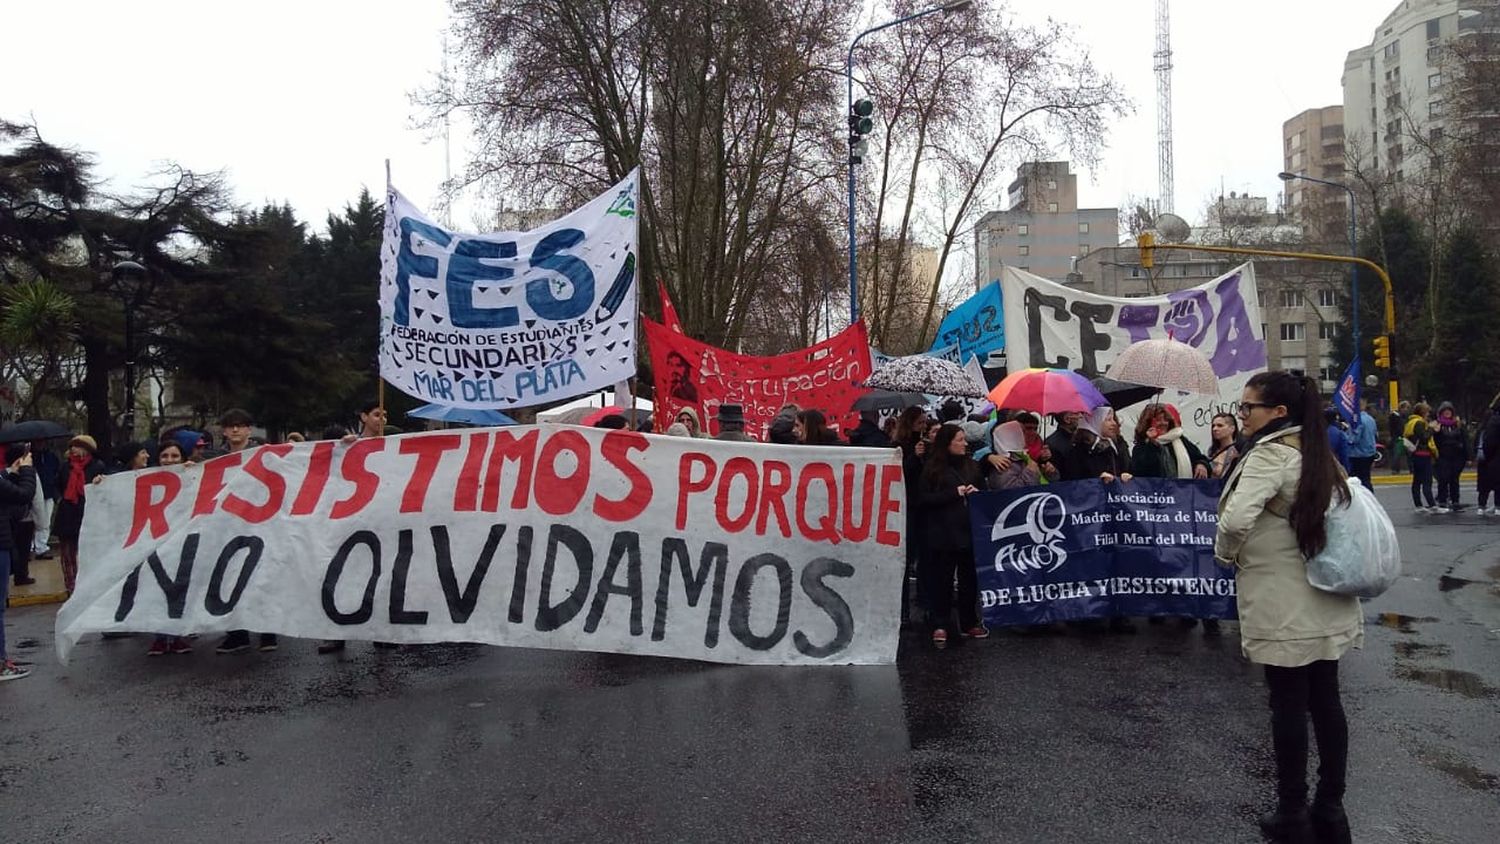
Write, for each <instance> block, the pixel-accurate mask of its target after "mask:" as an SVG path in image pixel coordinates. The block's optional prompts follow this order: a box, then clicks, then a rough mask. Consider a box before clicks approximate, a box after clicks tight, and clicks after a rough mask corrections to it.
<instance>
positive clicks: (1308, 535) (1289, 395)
mask: <svg viewBox="0 0 1500 844" xmlns="http://www.w3.org/2000/svg"><path fill="white" fill-rule="evenodd" d="M1245 387H1246V388H1247V389H1251V390H1255V391H1256V392H1257V393H1259V394H1260V400H1261V401H1262V402H1265V403H1266V404H1268V405H1271V406H1273V407H1274V406H1276V405H1283V406H1285V407H1286V412H1287V418H1288V421H1290V422H1291V424H1293V425H1301V426H1302V476H1301V477H1299V478H1298V479H1297V497H1296V500H1295V501H1293V502H1292V511H1291V513H1290V514H1289V515H1288V517H1287V520H1288V521H1290V522H1291V524H1292V530H1293V531H1294V532H1295V533H1296V534H1297V547H1298V548H1300V549H1302V553H1303V555H1305V556H1307V557H1316V556H1317V555H1318V554H1319V553H1320V552H1321V551H1322V550H1323V548H1324V546H1326V545H1327V544H1328V531H1327V530H1326V527H1327V525H1326V524H1325V522H1326V520H1327V514H1328V505H1329V504H1330V503H1331V502H1332V501H1333V496H1334V493H1335V492H1336V493H1338V498H1339V501H1340V502H1347V501H1348V500H1349V485H1348V484H1347V483H1345V482H1344V476H1343V474H1342V473H1340V472H1339V467H1338V462H1337V461H1336V460H1335V458H1334V456H1333V449H1332V447H1330V446H1329V445H1328V430H1327V426H1326V425H1325V424H1324V422H1323V395H1322V393H1321V392H1320V391H1319V390H1318V382H1317V381H1314V380H1313V379H1311V378H1309V377H1307V376H1305V375H1293V374H1292V373H1290V372H1287V371H1285V370H1277V371H1275V372H1262V373H1260V374H1259V375H1255V376H1253V377H1251V379H1250V381H1249V382H1248V383H1246V384H1245ZM1257 433H1258V432H1257Z"/></svg>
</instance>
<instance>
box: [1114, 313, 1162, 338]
mask: <svg viewBox="0 0 1500 844" xmlns="http://www.w3.org/2000/svg"><path fill="white" fill-rule="evenodd" d="M1160 317H1161V308H1159V307H1157V306H1156V305H1121V306H1120V321H1119V322H1116V323H1115V325H1116V326H1118V327H1120V328H1123V329H1125V330H1126V331H1129V332H1130V342H1131V343H1139V342H1141V341H1142V340H1150V339H1151V329H1153V328H1155V327H1156V321H1157V319H1159V318H1160Z"/></svg>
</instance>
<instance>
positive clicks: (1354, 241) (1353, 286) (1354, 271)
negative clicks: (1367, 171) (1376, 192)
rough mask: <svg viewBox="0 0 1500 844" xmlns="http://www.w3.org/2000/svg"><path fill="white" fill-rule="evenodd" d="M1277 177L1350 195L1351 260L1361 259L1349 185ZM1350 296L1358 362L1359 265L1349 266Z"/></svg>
mask: <svg viewBox="0 0 1500 844" xmlns="http://www.w3.org/2000/svg"><path fill="white" fill-rule="evenodd" d="M1276 175H1277V176H1279V177H1280V178H1281V180H1282V181H1283V182H1291V181H1303V182H1312V183H1314V184H1318V185H1326V186H1328V187H1331V188H1338V189H1339V190H1342V191H1343V192H1345V193H1347V194H1349V257H1351V258H1357V257H1359V241H1358V237H1359V235H1358V229H1357V228H1356V226H1355V220H1354V216H1355V213H1356V203H1355V200H1354V189H1353V188H1351V187H1349V186H1348V185H1346V184H1344V183H1343V182H1331V181H1328V180H1327V179H1318V178H1314V177H1312V176H1302V175H1299V174H1297V173H1286V172H1282V173H1278V174H1276ZM1349 296H1350V297H1351V299H1352V300H1353V302H1352V305H1351V307H1350V308H1349V311H1350V315H1349V332H1350V334H1352V335H1353V337H1354V357H1355V359H1356V360H1358V359H1359V354H1360V347H1359V265H1358V264H1350V265H1349Z"/></svg>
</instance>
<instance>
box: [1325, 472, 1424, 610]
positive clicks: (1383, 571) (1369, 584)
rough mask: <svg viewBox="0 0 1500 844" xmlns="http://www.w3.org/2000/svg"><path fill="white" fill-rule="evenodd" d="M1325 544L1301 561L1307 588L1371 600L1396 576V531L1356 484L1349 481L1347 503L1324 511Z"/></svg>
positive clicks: (1398, 549) (1398, 552)
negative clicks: (1326, 513)
mask: <svg viewBox="0 0 1500 844" xmlns="http://www.w3.org/2000/svg"><path fill="white" fill-rule="evenodd" d="M1325 524H1326V530H1327V532H1328V544H1327V545H1325V546H1324V547H1323V550H1322V551H1321V552H1319V553H1318V555H1317V556H1316V557H1313V558H1312V559H1310V560H1308V561H1307V582H1308V583H1309V584H1310V585H1311V586H1312V587H1313V588H1314V589H1320V590H1322V591H1324V592H1332V593H1333V594H1335V595H1353V596H1355V597H1358V598H1374V597H1376V596H1378V595H1380V594H1382V593H1384V592H1385V590H1387V589H1389V588H1391V585H1392V584H1394V583H1395V582H1396V579H1397V578H1399V577H1400V576H1401V546H1400V544H1399V543H1398V542H1397V540H1396V527H1395V526H1394V525H1392V524H1391V519H1390V517H1389V516H1387V515H1386V512H1385V508H1383V507H1381V506H1380V501H1379V500H1377V499H1376V498H1375V493H1373V492H1371V491H1370V490H1369V489H1368V488H1366V487H1365V486H1364V485H1363V484H1361V483H1360V482H1359V480H1358V479H1356V478H1350V479H1349V501H1348V502H1347V503H1341V502H1339V500H1338V498H1337V496H1335V497H1334V500H1333V502H1332V503H1330V504H1329V505H1328V516H1327V522H1326V523H1325Z"/></svg>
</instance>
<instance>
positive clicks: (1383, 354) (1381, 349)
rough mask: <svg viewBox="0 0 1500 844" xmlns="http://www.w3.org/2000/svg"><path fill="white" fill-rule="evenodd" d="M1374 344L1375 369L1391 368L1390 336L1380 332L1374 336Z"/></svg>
mask: <svg viewBox="0 0 1500 844" xmlns="http://www.w3.org/2000/svg"><path fill="white" fill-rule="evenodd" d="M1374 346H1375V368H1376V369H1390V368H1391V338H1390V337H1389V336H1387V335H1384V334H1382V335H1380V336H1379V337H1376V338H1375V342H1374Z"/></svg>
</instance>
